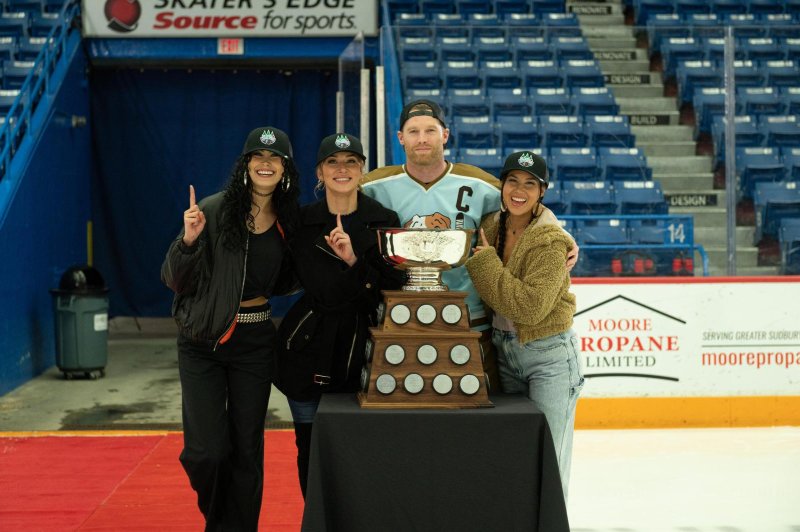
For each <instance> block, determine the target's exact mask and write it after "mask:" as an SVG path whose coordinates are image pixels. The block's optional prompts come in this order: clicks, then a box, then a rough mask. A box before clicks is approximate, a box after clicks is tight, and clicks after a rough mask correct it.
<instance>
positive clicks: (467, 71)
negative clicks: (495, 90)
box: [441, 61, 481, 91]
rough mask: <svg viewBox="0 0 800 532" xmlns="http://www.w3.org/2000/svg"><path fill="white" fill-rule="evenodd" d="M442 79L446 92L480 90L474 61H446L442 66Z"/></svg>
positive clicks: (479, 81) (479, 79) (479, 80)
mask: <svg viewBox="0 0 800 532" xmlns="http://www.w3.org/2000/svg"><path fill="white" fill-rule="evenodd" d="M441 75H442V79H443V81H444V88H445V89H446V90H448V91H449V90H452V89H480V88H481V78H480V77H478V67H477V65H476V63H475V62H474V61H448V62H446V63H444V65H442V72H441Z"/></svg>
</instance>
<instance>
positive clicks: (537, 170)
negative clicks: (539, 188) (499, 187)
mask: <svg viewBox="0 0 800 532" xmlns="http://www.w3.org/2000/svg"><path fill="white" fill-rule="evenodd" d="M514 170H522V171H523V172H528V173H529V174H531V175H532V176H533V177H535V178H536V179H538V180H539V182H540V183H541V184H542V185H544V187H545V188H547V186H548V179H549V176H548V173H547V163H546V162H544V159H543V158H542V157H541V156H539V155H536V154H535V153H533V152H532V151H515V152H514V153H512V154H511V155H509V156H508V157H506V162H505V163H504V164H503V171H502V172H500V179H505V178H506V176H507V175H508V174H509V172H512V171H514Z"/></svg>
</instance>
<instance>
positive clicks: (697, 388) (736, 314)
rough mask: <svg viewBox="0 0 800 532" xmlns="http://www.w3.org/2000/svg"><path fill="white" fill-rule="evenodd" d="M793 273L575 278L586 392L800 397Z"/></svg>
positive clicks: (797, 295)
mask: <svg viewBox="0 0 800 532" xmlns="http://www.w3.org/2000/svg"><path fill="white" fill-rule="evenodd" d="M742 279H746V278H742ZM783 279H785V280H780V281H774V282H759V281H757V280H753V281H743V280H741V279H739V278H737V279H736V280H735V281H732V282H726V281H725V280H722V279H720V280H719V281H716V282H715V281H709V280H708V279H707V278H705V279H702V278H698V279H694V280H687V281H686V282H679V283H675V282H659V281H658V280H652V281H650V280H648V281H646V282H641V283H602V282H599V283H592V282H581V281H578V282H575V283H574V284H573V285H572V290H573V291H574V292H575V295H576V297H577V301H578V308H577V311H576V313H575V324H574V328H575V331H576V333H577V334H578V336H579V338H580V347H581V357H582V362H583V371H584V376H585V377H586V385H585V387H584V390H583V392H582V396H583V397H692V396H705V397H713V396H737V395H750V396H758V395H771V396H774V395H798V394H800V318H799V317H798V316H800V282H798V281H800V279H798V278H793V277H786V278H783Z"/></svg>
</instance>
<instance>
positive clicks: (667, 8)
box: [634, 0, 675, 26]
mask: <svg viewBox="0 0 800 532" xmlns="http://www.w3.org/2000/svg"><path fill="white" fill-rule="evenodd" d="M634 11H636V20H635V23H636V25H637V26H645V25H647V23H648V22H649V20H650V17H654V16H656V15H672V14H673V13H674V12H675V7H674V5H673V4H672V2H664V1H662V0H636V7H635V10H634Z"/></svg>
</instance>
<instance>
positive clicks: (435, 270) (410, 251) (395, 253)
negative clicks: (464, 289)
mask: <svg viewBox="0 0 800 532" xmlns="http://www.w3.org/2000/svg"><path fill="white" fill-rule="evenodd" d="M377 232H378V245H379V247H380V252H381V255H382V256H383V258H384V259H385V260H386V261H387V262H388V263H390V264H393V265H394V267H395V268H397V269H400V270H406V271H407V272H408V282H407V283H406V285H405V286H403V290H412V291H419V292H422V291H434V292H442V291H446V290H447V286H445V285H444V284H442V279H441V273H442V272H443V271H445V270H449V269H451V268H456V267H458V266H461V265H462V264H464V262H466V260H467V258H468V257H469V251H470V247H471V245H472V233H474V232H475V230H474V229H419V228H417V229H405V228H402V227H391V228H383V229H377Z"/></svg>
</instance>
